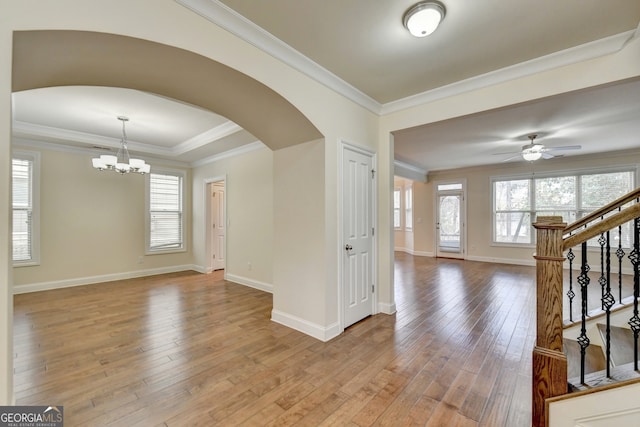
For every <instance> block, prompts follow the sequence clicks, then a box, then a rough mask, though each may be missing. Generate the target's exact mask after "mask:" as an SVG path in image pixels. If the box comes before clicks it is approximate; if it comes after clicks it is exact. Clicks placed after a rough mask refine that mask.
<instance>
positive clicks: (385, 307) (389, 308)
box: [378, 302, 396, 314]
mask: <svg viewBox="0 0 640 427" xmlns="http://www.w3.org/2000/svg"><path fill="white" fill-rule="evenodd" d="M395 312H396V305H395V303H393V304H387V303H383V302H379V303H378V313H383V314H394V313H395Z"/></svg>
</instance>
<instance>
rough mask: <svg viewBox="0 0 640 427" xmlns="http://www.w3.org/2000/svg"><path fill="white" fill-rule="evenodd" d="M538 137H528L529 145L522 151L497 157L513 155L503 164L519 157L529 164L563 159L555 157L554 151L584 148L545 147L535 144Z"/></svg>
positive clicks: (523, 147) (534, 135)
mask: <svg viewBox="0 0 640 427" xmlns="http://www.w3.org/2000/svg"><path fill="white" fill-rule="evenodd" d="M537 137H538V135H537V134H531V135H527V138H529V144H526V145H523V146H522V149H521V150H520V151H517V152H514V151H512V152H508V153H495V155H505V154H512V156H511V157H507V158H506V159H504V160H503V162H508V161H509V160H513V159H515V158H517V157H522V158H523V159H524V160H526V161H528V162H533V161H536V160H538V159H540V158H543V159H552V158H554V157H561V156H558V155H554V154H552V153H551V152H552V151H565V150H579V149H581V148H582V146H581V145H565V146H562V147H545V146H544V145H542V144H540V143H538V142H535V139H536V138H537Z"/></svg>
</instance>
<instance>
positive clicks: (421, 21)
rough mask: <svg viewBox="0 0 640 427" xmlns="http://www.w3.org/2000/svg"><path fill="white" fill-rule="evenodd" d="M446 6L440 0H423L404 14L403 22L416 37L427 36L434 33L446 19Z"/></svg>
mask: <svg viewBox="0 0 640 427" xmlns="http://www.w3.org/2000/svg"><path fill="white" fill-rule="evenodd" d="M445 13H446V10H445V7H444V5H443V4H442V3H440V2H438V1H422V2H420V3H416V4H415V5H413V6H412V7H411V8H410V9H409V10H407V12H406V13H405V14H404V18H403V24H404V26H405V27H406V28H407V30H409V32H410V33H411V34H412V35H413V36H415V37H426V36H428V35H429V34H431V33H433V32H434V31H435V30H436V29H437V28H438V25H440V22H442V20H443V19H444V15H445Z"/></svg>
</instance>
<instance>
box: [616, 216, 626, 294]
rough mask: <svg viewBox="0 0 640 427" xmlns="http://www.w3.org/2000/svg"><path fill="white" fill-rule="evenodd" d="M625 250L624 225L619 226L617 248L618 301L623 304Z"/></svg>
mask: <svg viewBox="0 0 640 427" xmlns="http://www.w3.org/2000/svg"><path fill="white" fill-rule="evenodd" d="M620 211H622V208H618V212H620ZM624 255H625V253H624V250H623V249H622V225H619V226H618V249H617V250H616V256H617V257H618V302H619V303H620V304H622V258H624Z"/></svg>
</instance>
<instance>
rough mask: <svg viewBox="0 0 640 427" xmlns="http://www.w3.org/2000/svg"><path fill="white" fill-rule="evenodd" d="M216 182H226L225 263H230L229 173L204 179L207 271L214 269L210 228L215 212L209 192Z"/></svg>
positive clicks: (205, 266)
mask: <svg viewBox="0 0 640 427" xmlns="http://www.w3.org/2000/svg"><path fill="white" fill-rule="evenodd" d="M216 182H223V183H224V195H225V203H224V218H225V221H226V224H225V239H224V253H225V258H226V260H225V264H226V265H228V264H229V252H228V251H227V245H228V242H229V227H227V225H228V223H229V216H228V208H229V203H228V193H227V190H228V188H227V175H226V174H224V175H219V176H214V177H209V178H205V179H204V180H203V184H204V185H203V190H202V191H203V196H204V197H203V199H202V200H204V201H205V203H203V204H204V221H205V230H206V232H205V236H204V256H205V258H204V259H205V260H206V262H205V265H204V268H205V270H206V273H211V272H212V271H213V265H212V263H211V259H212V253H213V248H212V242H211V230H210V229H209V228H210V226H211V220H212V216H213V213H212V212H211V203H210V201H209V194H210V192H211V191H210V189H211V186H212V185H213V184H214V183H216ZM227 270H228V269H227V268H225V269H224V278H225V280H226V279H227Z"/></svg>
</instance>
